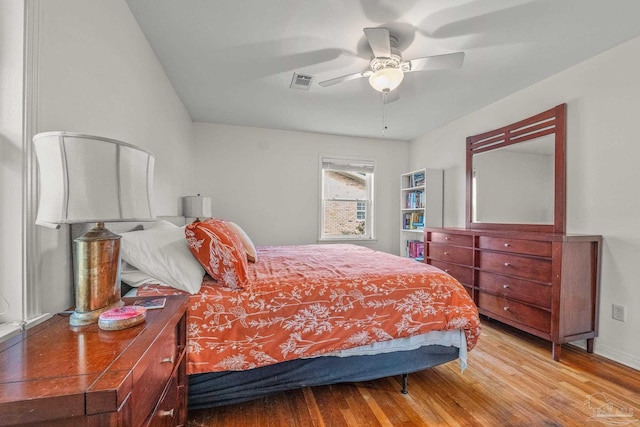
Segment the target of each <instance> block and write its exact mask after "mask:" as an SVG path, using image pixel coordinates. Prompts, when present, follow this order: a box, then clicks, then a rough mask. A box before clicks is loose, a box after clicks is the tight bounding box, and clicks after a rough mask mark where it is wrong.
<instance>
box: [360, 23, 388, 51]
mask: <svg viewBox="0 0 640 427" xmlns="http://www.w3.org/2000/svg"><path fill="white" fill-rule="evenodd" d="M364 35H365V36H366V37H367V41H368V42H369V46H371V50H372V51H373V56H375V57H376V58H389V57H390V56H391V42H390V41H389V30H388V29H387V28H365V29H364Z"/></svg>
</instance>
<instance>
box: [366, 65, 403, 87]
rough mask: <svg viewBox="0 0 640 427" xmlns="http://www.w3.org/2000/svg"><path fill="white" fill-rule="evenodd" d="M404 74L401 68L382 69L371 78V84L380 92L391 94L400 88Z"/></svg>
mask: <svg viewBox="0 0 640 427" xmlns="http://www.w3.org/2000/svg"><path fill="white" fill-rule="evenodd" d="M403 79H404V72H403V71H402V70H401V69H399V68H393V67H388V68H381V69H379V70H378V71H376V72H374V73H373V74H371V76H369V84H370V85H371V87H372V88H374V89H375V90H377V91H378V92H390V91H392V90H394V89H395V88H397V87H398V86H400V83H402V80H403Z"/></svg>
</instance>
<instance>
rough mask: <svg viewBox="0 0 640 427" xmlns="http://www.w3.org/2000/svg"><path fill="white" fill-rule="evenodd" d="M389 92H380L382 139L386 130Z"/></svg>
mask: <svg viewBox="0 0 640 427" xmlns="http://www.w3.org/2000/svg"><path fill="white" fill-rule="evenodd" d="M388 93H389V92H382V137H383V138H384V133H385V131H386V130H387V94H388Z"/></svg>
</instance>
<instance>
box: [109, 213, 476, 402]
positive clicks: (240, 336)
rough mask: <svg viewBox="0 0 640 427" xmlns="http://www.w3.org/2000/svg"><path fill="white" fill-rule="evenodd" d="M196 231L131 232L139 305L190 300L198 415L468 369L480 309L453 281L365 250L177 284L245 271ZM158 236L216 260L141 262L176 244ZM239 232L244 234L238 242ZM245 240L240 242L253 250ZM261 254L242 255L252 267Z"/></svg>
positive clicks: (128, 255) (192, 385)
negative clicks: (297, 394)
mask: <svg viewBox="0 0 640 427" xmlns="http://www.w3.org/2000/svg"><path fill="white" fill-rule="evenodd" d="M219 225H220V224H218V225H217V226H219ZM156 227H159V229H158V228H156ZM189 227H191V226H187V228H186V232H187V238H186V239H185V238H184V237H183V238H182V240H180V241H178V240H179V239H178V236H180V235H182V236H184V233H185V228H184V227H177V226H173V225H167V224H162V225H161V226H158V225H156V226H154V227H151V228H148V229H146V230H142V231H133V232H125V233H120V234H122V235H123V239H122V244H121V245H122V248H121V252H122V256H123V259H125V261H126V262H124V263H123V279H125V278H126V279H127V280H126V281H127V282H128V283H129V284H130V285H133V286H134V292H135V294H136V295H138V296H141V297H142V296H163V295H173V294H188V295H190V296H189V314H188V361H187V371H188V374H189V408H190V409H199V408H205V407H214V406H221V405H228V404H233V403H239V402H243V401H247V400H250V399H254V398H257V397H260V396H263V395H265V394H269V393H274V392H278V391H284V390H290V389H294V388H299V387H304V386H315V385H324V384H333V383H339V382H357V381H367V380H372V379H377V378H383V377H387V376H392V375H404V376H403V380H404V384H403V389H405V391H406V374H409V373H411V372H416V371H419V370H423V369H426V368H429V367H432V366H436V365H439V364H442V363H446V362H450V361H453V360H456V359H458V360H459V361H460V364H461V368H462V369H464V367H465V366H466V356H467V351H468V350H471V349H472V348H473V347H474V346H475V344H476V342H477V339H478V337H479V335H480V322H479V318H478V312H477V309H476V306H475V304H474V303H473V301H472V300H471V299H470V297H469V296H468V294H467V292H466V291H465V290H464V288H463V287H462V286H461V285H460V284H459V283H458V282H457V281H456V280H455V279H454V278H452V277H451V276H450V275H448V274H446V273H444V272H443V271H441V270H439V269H437V268H435V267H432V266H430V265H427V264H423V263H419V262H416V261H414V260H411V259H407V258H402V257H398V256H395V255H391V254H387V253H383V252H379V251H374V250H371V249H368V248H365V247H362V246H357V245H351V244H322V245H294V246H263V247H258V248H255V247H253V248H252V250H253V256H254V257H255V258H257V262H246V263H241V264H242V265H243V266H244V267H242V268H244V273H243V274H244V276H243V275H241V274H238V275H237V277H233V278H231V279H230V277H231V274H230V273H229V271H226V272H225V274H226V276H218V277H215V275H216V274H218V273H220V272H218V271H209V270H210V269H209V270H206V271H207V272H206V273H204V274H202V275H201V276H200V278H198V274H193V275H191V276H193V277H187V276H189V274H187V273H186V272H184V271H180V273H179V274H178V276H179V277H178V278H173V277H169V276H167V275H166V274H170V273H172V272H175V271H176V270H183V269H184V267H183V265H184V264H185V263H190V265H192V266H195V265H200V267H201V268H202V267H208V266H209V264H213V262H214V261H213V259H216V261H215V262H216V263H217V264H219V265H217V266H219V267H220V268H221V269H222V267H223V264H224V265H225V266H227V267H228V266H231V265H236V264H237V262H236V261H237V259H236V260H230V259H226V258H224V257H225V256H227V255H228V254H227V255H220V254H217V255H215V256H214V252H215V251H216V250H218V249H217V248H218V246H216V249H215V250H214V249H213V246H211V247H208V246H207V243H206V242H205V243H204V244H203V243H202V241H201V239H200V237H202V238H203V240H205V241H206V239H207V238H206V236H204V235H202V234H200V235H198V236H197V237H193V236H192V237H191V240H189V238H190V237H189V230H190V228H189ZM154 230H156V234H163V235H164V234H166V235H171V236H173V237H172V239H174V240H176V241H175V242H174V241H172V242H171V245H173V246H175V248H174V249H176V250H177V247H178V246H181V245H182V246H183V247H182V248H181V249H184V245H185V241H187V240H189V242H190V244H191V242H193V241H195V242H199V243H196V246H197V247H198V249H201V248H200V247H202V248H204V249H202V252H203V253H205V254H206V257H205V258H206V262H199V261H198V256H199V255H198V253H196V252H194V251H193V250H192V251H191V252H192V253H193V255H191V256H189V252H186V253H185V252H184V250H182V252H181V255H180V256H178V255H177V254H176V250H170V251H168V252H169V253H163V254H161V255H160V256H157V259H156V264H153V263H149V262H147V261H148V260H144V259H142V260H141V259H139V258H145V257H148V256H149V254H150V253H152V252H154V251H155V252H158V250H159V251H160V252H163V251H166V248H168V247H170V246H171V245H168V244H164V243H162V242H159V241H157V239H156V240H154V239H151V243H150V244H149V245H146V244H143V243H149V242H147V241H146V240H149V239H145V238H142V237H141V236H144V235H145V234H148V235H153V233H154ZM227 231H228V230H227ZM237 233H240V234H242V231H241V229H240V231H239V232H238V231H237V229H236V233H231V234H234V235H237ZM203 236H204V237H203ZM244 238H245V239H247V238H248V237H247V236H246V235H245V236H244ZM215 239H216V238H214V239H213V240H215ZM160 240H161V239H160ZM222 240H224V236H222ZM242 240H243V239H242V238H240V239H237V241H236V243H239V244H240V245H244V243H246V242H244V243H243V242H242ZM141 241H142V243H141ZM219 243H220V242H219V241H217V242H216V245H219ZM243 247H244V248H245V249H246V246H243ZM159 248H164V249H159ZM192 249H193V247H192ZM187 251H189V249H187ZM250 252H251V251H245V252H243V253H242V254H241V255H239V254H238V253H237V252H236V253H235V254H233V255H235V258H242V257H244V256H246V257H248V258H251V256H250ZM229 257H231V258H233V256H231V255H229ZM193 259H196V263H195V264H194V263H193ZM225 268H226V267H225ZM236 268H237V265H236ZM163 269H166V270H167V272H161V271H160V270H163ZM132 272H133V276H132V275H131V274H130V273H132ZM163 273H166V274H165V275H163ZM158 276H161V277H158ZM212 276H213V277H215V278H213V277H212ZM241 276H242V277H243V278H242V279H239V278H238V277H241ZM132 277H133V279H132ZM176 280H178V281H179V283H178V282H177V281H176ZM172 281H173V283H172ZM198 281H199V283H196V282H198ZM189 282H191V283H189Z"/></svg>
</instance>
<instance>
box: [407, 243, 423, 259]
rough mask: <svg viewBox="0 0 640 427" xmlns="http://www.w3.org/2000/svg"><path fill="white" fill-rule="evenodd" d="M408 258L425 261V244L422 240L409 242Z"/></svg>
mask: <svg viewBox="0 0 640 427" xmlns="http://www.w3.org/2000/svg"><path fill="white" fill-rule="evenodd" d="M407 257H408V258H414V259H418V260H424V242H423V241H421V240H407Z"/></svg>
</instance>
